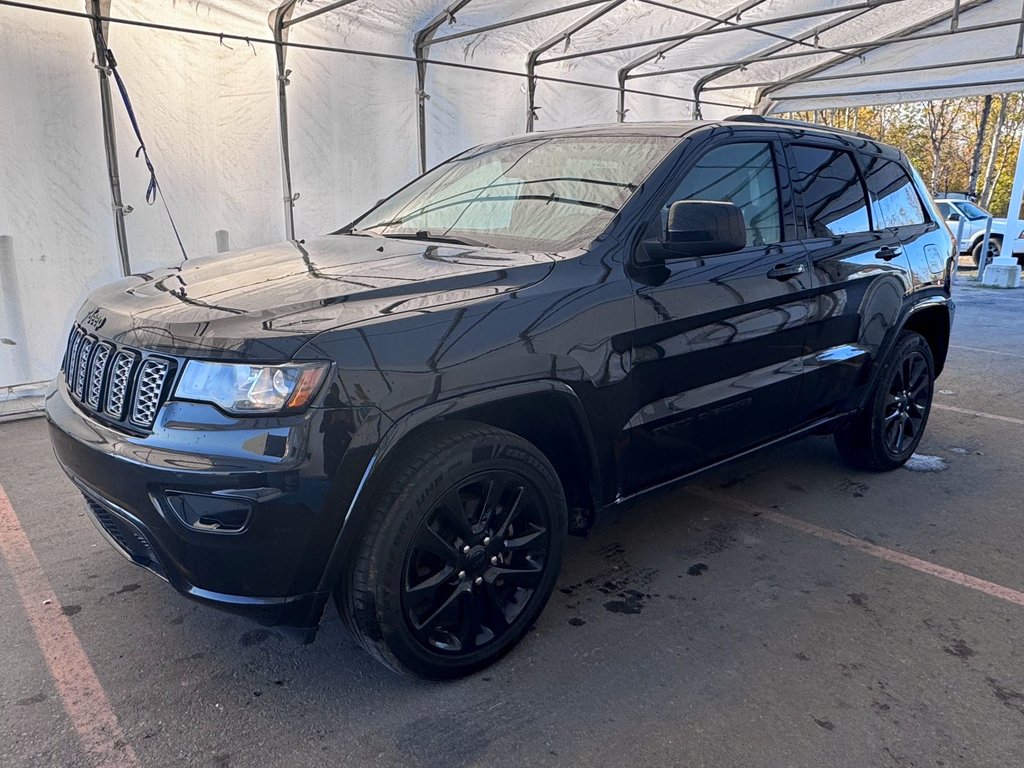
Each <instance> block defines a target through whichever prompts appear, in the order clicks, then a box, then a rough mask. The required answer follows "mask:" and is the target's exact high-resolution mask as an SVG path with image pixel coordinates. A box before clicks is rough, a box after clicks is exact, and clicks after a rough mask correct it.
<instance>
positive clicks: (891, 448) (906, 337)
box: [835, 331, 935, 472]
mask: <svg viewBox="0 0 1024 768" xmlns="http://www.w3.org/2000/svg"><path fill="white" fill-rule="evenodd" d="M934 384H935V362H934V360H933V359H932V350H931V347H929V346H928V342H927V341H925V339H924V337H923V336H921V335H920V334H918V333H914V332H913V331H904V332H903V333H902V334H901V335H900V337H899V339H897V341H896V347H895V349H893V351H892V355H891V356H890V357H889V360H888V361H887V362H886V363H885V365H884V366H883V368H882V370H881V372H880V373H879V376H878V381H877V383H876V384H875V389H874V392H873V393H872V394H871V398H870V399H869V400H868V402H867V404H866V405H865V407H864V410H862V411H861V412H860V413H859V414H858V415H857V416H856V417H855V418H854V420H853V421H852V422H851V423H850V424H848V425H847V426H845V427H843V428H842V429H840V430H839V431H838V432H836V435H835V440H836V447H838V448H839V453H840V454H841V455H842V457H843V458H844V459H845V460H846V462H847V463H848V464H850V465H851V466H854V467H856V468H858V469H867V470H872V471H876V472H880V471H886V470H890V469H896V468H897V467H901V466H903V464H905V463H906V461H907V459H909V458H910V457H911V456H912V455H913V453H914V451H915V450H916V449H917V445H918V443H920V442H921V437H922V435H923V434H924V428H925V425H926V424H927V423H928V414H929V413H930V412H931V407H932V394H933V391H934Z"/></svg>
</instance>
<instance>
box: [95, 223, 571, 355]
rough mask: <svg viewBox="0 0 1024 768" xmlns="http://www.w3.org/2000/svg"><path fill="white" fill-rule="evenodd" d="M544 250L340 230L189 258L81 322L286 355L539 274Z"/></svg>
mask: <svg viewBox="0 0 1024 768" xmlns="http://www.w3.org/2000/svg"><path fill="white" fill-rule="evenodd" d="M553 264H554V257H553V256H552V255H551V254H546V253H520V252H517V251H505V250H500V249H497V248H475V247H467V246H456V245H448V244H438V243H425V242H418V241H407V240H393V239H384V238H380V237H360V236H345V235H334V236H330V237H325V238H320V239H316V240H310V241H308V242H305V241H299V242H286V243H280V244H275V245H268V246H263V247H260V248H254V249H251V250H247V251H238V252H232V253H225V254H220V255H217V256H210V257H205V258H199V259H190V260H188V261H186V262H183V263H182V265H181V266H178V267H171V268H167V269H161V270H159V271H155V272H150V273H144V274H136V275H131V276H129V277H126V278H124V279H122V280H119V281H117V282H115V283H111V284H110V285H108V286H105V287H103V288H101V289H99V290H98V291H96V292H95V293H93V294H92V296H90V297H89V300H88V301H87V302H86V304H85V306H83V307H82V309H81V311H80V313H79V321H80V322H82V323H83V325H84V327H85V328H86V329H89V330H92V331H94V332H95V333H97V334H98V335H99V336H102V337H104V338H109V339H111V340H113V341H115V342H117V343H119V344H125V345H129V346H137V347H142V348H145V349H149V350H152V351H159V352H164V353H166V354H172V355H201V356H207V357H211V358H243V357H244V358H250V359H256V358H263V359H268V360H273V359H282V358H288V357H290V356H291V355H292V354H294V352H295V351H296V350H297V349H298V348H299V347H300V346H301V345H302V344H304V343H305V342H306V341H308V340H309V338H310V337H312V336H313V335H316V334H318V333H321V332H323V331H326V330H330V329H334V328H339V327H342V326H345V325H353V324H365V323H368V322H375V321H379V320H381V319H386V318H389V317H393V316H395V315H397V314H402V313H405V312H412V311H417V312H424V311H429V310H431V309H433V308H437V307H442V306H445V305H449V304H455V303H461V302H469V301H475V300H481V299H486V298H489V297H494V296H497V295H501V294H504V293H509V292H512V291H515V290H518V289H520V288H524V287H526V286H528V285H532V284H534V283H536V282H538V281H540V280H542V279H543V278H544V277H545V276H546V275H547V274H548V273H549V272H550V271H551V268H552V266H553Z"/></svg>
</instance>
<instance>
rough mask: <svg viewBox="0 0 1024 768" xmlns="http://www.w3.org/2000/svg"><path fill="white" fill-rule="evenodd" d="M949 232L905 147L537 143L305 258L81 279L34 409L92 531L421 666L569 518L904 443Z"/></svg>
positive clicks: (780, 140) (506, 623) (614, 132)
mask: <svg viewBox="0 0 1024 768" xmlns="http://www.w3.org/2000/svg"><path fill="white" fill-rule="evenodd" d="M953 256H954V247H953V242H952V238H951V236H950V233H949V231H948V230H947V228H946V227H945V226H944V225H943V224H942V220H941V218H939V216H938V214H937V212H936V211H935V208H934V206H933V204H932V202H931V201H930V199H929V197H928V195H927V193H926V192H925V188H924V185H923V184H922V183H921V180H920V178H919V177H918V176H917V174H916V173H915V171H914V169H913V168H912V167H911V166H910V164H909V163H908V162H907V159H906V157H904V156H903V155H902V154H901V153H900V152H899V151H897V150H895V149H893V148H891V147H887V146H885V145H881V144H878V143H876V142H874V141H871V140H870V139H868V138H867V137H864V136H860V135H856V134H852V133H842V132H839V131H830V130H824V129H820V128H816V127H814V126H811V125H806V124H801V123H792V122H787V121H782V120H772V119H765V118H758V117H754V116H743V117H738V118H734V119H731V120H725V121H721V122H689V123H660V124H624V125H611V126H593V127H587V128H579V129H574V130H565V131H554V132H550V133H536V134H529V135H526V136H520V137H517V138H512V139H508V140H505V141H500V142H496V143H494V144H488V145H486V146H481V147H476V148H474V149H471V150H468V151H466V152H463V153H462V154H460V155H458V156H457V157H455V158H453V159H452V160H449V161H448V162H446V163H443V164H442V165H440V166H438V167H436V168H434V169H433V170H431V171H430V172H428V173H427V174H425V175H423V176H421V177H420V178H418V179H416V180H415V181H413V182H412V183H410V184H409V185H408V186H406V187H404V188H403V189H401V190H400V191H399V192H397V193H396V194H394V195H392V196H391V197H389V198H387V199H386V200H384V201H382V202H381V203H379V204H378V205H377V206H376V207H374V208H373V210H371V211H370V212H369V213H367V214H366V215H364V216H362V217H361V218H359V219H358V220H357V221H355V222H354V223H353V224H351V225H350V226H348V227H346V228H345V229H343V230H341V231H339V232H336V233H334V234H333V235H330V236H327V237H323V238H320V239H316V240H309V241H301V240H300V241H297V242H289V243H284V244H281V245H275V246H269V247H264V248H258V249H255V250H251V251H246V252H240V253H232V254H223V255H219V256H214V257H210V258H203V259H193V260H189V261H186V262H184V263H182V264H181V265H180V266H177V267H171V268H168V269H165V270H162V271H159V272H155V273H151V274H139V275H133V276H131V277H127V278H125V279H123V280H120V281H119V282H116V283H113V284H111V285H109V286H107V287H105V288H102V289H100V290H99V291H97V292H95V293H94V294H93V295H92V296H91V298H90V299H89V300H88V301H87V302H86V304H85V306H83V307H82V308H81V310H80V312H79V314H78V316H77V321H76V323H75V325H74V327H73V328H72V330H71V334H70V339H69V341H68V344H67V352H66V356H65V358H64V363H63V369H62V374H61V375H60V376H58V378H57V380H56V381H55V382H54V385H53V389H52V391H51V392H50V393H49V395H48V397H47V415H48V418H49V424H50V432H51V438H52V440H53V445H54V448H55V450H56V454H57V458H58V459H59V461H60V464H61V466H62V467H63V468H64V469H65V471H66V472H67V473H68V475H69V476H70V477H71V479H72V480H73V481H74V482H75V484H76V485H77V486H78V487H79V488H80V489H81V491H82V493H83V494H84V495H85V499H86V503H87V505H88V508H89V510H90V513H91V516H92V517H93V518H94V520H95V521H96V523H97V524H98V527H99V529H100V531H101V532H102V533H104V534H105V536H106V537H107V538H108V539H109V540H110V542H111V543H112V544H113V545H114V546H115V547H116V548H117V549H118V550H120V551H121V552H122V553H123V554H125V555H126V556H128V557H129V558H130V559H131V560H133V561H134V562H136V563H138V564H139V565H142V566H144V567H146V568H148V569H150V570H151V571H153V572H155V573H156V574H158V575H159V576H161V577H162V578H164V579H166V580H167V581H169V582H170V583H171V584H172V585H173V586H174V587H175V588H176V589H178V590H179V591H181V592H183V593H185V594H186V595H190V596H192V597H195V598H198V599H201V600H204V601H207V602H209V603H215V604H218V605H220V606H222V607H226V608H230V609H234V610H237V611H240V612H246V613H249V614H251V615H253V616H254V617H255V618H256V619H257V620H258V621H260V622H261V623H263V624H267V625H277V626H283V627H292V628H296V629H297V630H299V633H300V635H302V636H303V637H304V638H306V639H312V637H313V635H314V634H315V629H316V626H317V624H318V623H319V621H320V617H321V614H322V613H323V611H324V608H325V605H326V603H327V602H328V599H329V598H330V597H331V596H333V597H334V599H335V601H336V602H337V605H338V608H339V609H340V612H341V615H342V616H343V617H344V620H345V622H346V623H347V624H348V626H349V627H350V628H351V630H352V631H353V633H354V634H355V636H356V637H357V638H358V639H359V641H360V642H361V644H362V645H363V646H364V647H365V648H366V649H367V650H368V651H369V652H370V653H371V654H373V655H374V656H375V657H376V658H377V659H379V660H380V661H382V662H384V663H386V664H388V665H390V666H391V667H393V668H395V669H398V670H402V671H406V672H412V673H415V674H419V675H423V676H427V677H432V678H448V677H456V676H459V675H464V674H467V673H470V672H473V671H474V670H478V669H480V668H481V667H483V666H485V665H487V664H489V663H491V662H493V661H494V660H495V659H497V658H498V657H500V656H501V655H502V654H504V653H505V652H506V651H508V650H509V648H510V647H511V646H512V645H513V644H514V643H515V642H516V641H518V640H519V639H520V638H522V637H523V635H524V633H525V632H526V631H527V630H528V628H529V627H530V626H531V625H532V624H533V623H534V621H535V620H536V619H537V616H538V614H539V613H540V611H541V609H542V608H543V606H544V604H545V602H546V601H547V599H548V597H549V595H550V593H551V590H552V587H553V585H554V583H555V580H556V578H557V576H558V569H559V563H560V560H561V557H562V550H563V546H564V542H565V537H566V534H567V533H570V532H579V531H584V530H585V529H586V528H587V526H588V525H589V522H590V520H591V518H592V517H593V515H594V513H595V512H597V511H599V510H601V509H604V508H607V507H611V506H614V505H619V504H622V503H624V502H628V501H629V500H631V499H633V498H634V497H636V496H637V495H639V494H642V493H644V492H646V491H650V490H652V489H655V488H660V487H663V486H665V485H667V484H669V483H673V482H676V481H678V480H680V479H682V478H686V477H688V476H691V475H693V474H694V473H696V472H699V471H701V470H704V469H707V468H709V467H712V466H715V465H717V464H720V463H721V462H723V461H726V460H728V459H731V458H735V457H737V456H742V455H745V454H747V453H749V452H751V451H753V450H755V449H757V448H760V447H763V446H766V445H771V444H773V443H776V442H778V441H780V440H783V439H785V438H790V437H794V436H798V435H803V434H808V433H822V432H834V433H835V438H836V443H837V444H838V446H839V451H840V453H841V454H842V455H843V457H845V458H846V459H847V460H848V461H850V462H851V463H852V464H854V465H855V466H857V467H861V468H863V469H868V470H888V469H893V468H894V467H898V466H900V465H901V464H902V463H903V462H905V461H906V460H907V459H908V458H909V457H910V455H911V453H912V452H913V451H914V448H915V446H916V445H917V444H918V441H919V440H920V439H921V435H922V432H923V430H924V428H925V424H926V423H927V420H928V413H929V408H930V404H931V399H932V392H933V386H934V380H935V377H936V376H937V375H938V373H939V372H940V371H941V370H942V365H943V362H944V360H945V357H946V349H947V345H948V339H949V330H950V323H951V320H952V314H953V302H952V301H951V299H950V272H951V269H952V263H953V262H952V260H953Z"/></svg>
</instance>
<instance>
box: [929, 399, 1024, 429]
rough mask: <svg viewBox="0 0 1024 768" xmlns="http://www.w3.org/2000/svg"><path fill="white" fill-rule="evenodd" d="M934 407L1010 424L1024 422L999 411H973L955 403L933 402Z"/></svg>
mask: <svg viewBox="0 0 1024 768" xmlns="http://www.w3.org/2000/svg"><path fill="white" fill-rule="evenodd" d="M932 408H938V409H939V410H941V411H953V413H963V414H965V415H967V416H980V417H981V418H983V419H993V420H994V421H1005V422H1008V423H1010V424H1024V419H1015V418H1014V417H1013V416H1000V415H999V414H998V413H985V412H984V411H971V410H968V409H967V408H957V407H956V406H955V405H944V404H943V403H932Z"/></svg>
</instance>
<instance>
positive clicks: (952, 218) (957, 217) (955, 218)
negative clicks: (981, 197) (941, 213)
mask: <svg viewBox="0 0 1024 768" xmlns="http://www.w3.org/2000/svg"><path fill="white" fill-rule="evenodd" d="M946 221H960V214H959V213H957V212H956V211H952V212H950V214H949V216H947V217H946Z"/></svg>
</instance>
